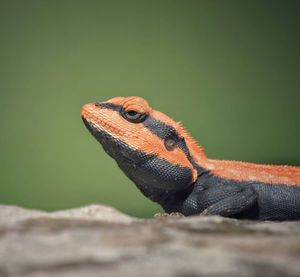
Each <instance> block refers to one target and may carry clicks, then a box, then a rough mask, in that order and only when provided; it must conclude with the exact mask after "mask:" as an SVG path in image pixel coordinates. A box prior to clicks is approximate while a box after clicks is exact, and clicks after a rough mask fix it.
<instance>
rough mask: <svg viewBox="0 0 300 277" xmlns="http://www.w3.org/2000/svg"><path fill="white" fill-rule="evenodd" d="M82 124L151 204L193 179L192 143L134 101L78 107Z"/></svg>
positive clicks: (122, 99) (164, 117) (143, 102)
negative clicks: (190, 149) (150, 200)
mask: <svg viewBox="0 0 300 277" xmlns="http://www.w3.org/2000/svg"><path fill="white" fill-rule="evenodd" d="M81 115H82V118H83V121H84V123H85V125H86V127H87V128H88V130H89V131H90V132H91V133H92V135H93V136H94V137H95V138H96V139H97V140H98V141H99V142H100V143H101V144H102V146H103V148H104V150H105V151H106V152H107V153H108V154H109V155H110V156H111V157H112V158H114V159H115V160H116V162H117V163H118V165H119V167H120V168H121V169H122V170H123V171H124V172H125V174H126V175H127V176H128V177H129V178H130V179H131V180H132V181H133V182H134V183H135V184H136V185H137V186H138V188H139V189H140V190H141V191H142V192H143V193H144V194H145V196H147V197H149V198H150V199H152V200H153V201H156V202H158V201H159V199H160V198H161V197H162V195H166V194H172V193H174V192H178V191H181V190H184V189H186V188H188V187H189V186H190V185H191V184H193V183H194V182H195V181H196V180H197V176H198V173H197V168H196V163H195V162H194V161H193V158H192V157H191V155H190V152H189V146H190V147H191V148H193V143H194V142H193V140H192V138H191V137H190V136H189V135H188V133H187V132H186V131H185V130H184V129H183V128H182V126H181V125H180V123H177V122H175V121H174V120H172V119H171V118H170V117H168V116H167V115H165V114H163V113H161V112H159V111H155V110H152V109H151V108H150V106H149V104H148V102H147V101H146V100H144V99H143V98H140V97H135V96H132V97H127V98H125V97H116V98H112V99H110V100H108V101H106V102H95V103H90V104H86V105H84V106H83V107H82V111H81Z"/></svg>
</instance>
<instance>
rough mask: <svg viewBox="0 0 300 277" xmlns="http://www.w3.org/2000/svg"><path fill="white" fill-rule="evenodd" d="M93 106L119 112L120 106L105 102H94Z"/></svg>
mask: <svg viewBox="0 0 300 277" xmlns="http://www.w3.org/2000/svg"><path fill="white" fill-rule="evenodd" d="M95 105H97V106H98V107H101V108H105V109H110V110H113V111H121V109H122V106H121V105H114V104H112V103H107V102H102V103H101V102H95Z"/></svg>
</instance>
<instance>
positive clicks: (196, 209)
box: [81, 96, 300, 221]
mask: <svg viewBox="0 0 300 277" xmlns="http://www.w3.org/2000/svg"><path fill="white" fill-rule="evenodd" d="M81 115H82V118H83V121H84V123H85V125H86V127H87V128H88V129H89V131H90V132H91V133H92V135H93V136H94V137H95V138H96V139H97V140H98V141H99V142H100V143H101V144H102V146H103V148H104V150H105V151H106V152H107V153H108V154H109V155H110V156H111V157H112V158H114V159H115V160H116V162H117V164H118V165H119V167H120V168H121V169H122V170H123V171H124V173H125V174H126V175H127V176H128V177H129V178H130V179H131V180H132V181H133V182H134V183H135V184H136V186H137V187H138V188H139V189H140V190H141V192H142V193H143V194H144V195H145V196H146V197H148V198H150V199H151V200H152V201H154V202H157V203H158V204H160V205H161V206H162V207H163V209H164V210H165V211H166V212H168V213H170V212H180V213H182V214H184V215H187V216H188V215H195V214H202V215H214V214H216V215H221V216H226V217H235V218H245V219H260V220H278V221H282V220H296V219H300V167H295V166H278V165H261V164H253V163H246V162H238V161H225V160H224V161H223V160H213V159H209V158H207V157H206V155H205V154H204V152H203V149H202V148H201V147H200V146H199V145H198V144H197V142H196V141H195V140H194V139H193V138H192V137H191V136H190V134H189V133H188V132H187V131H186V130H185V129H184V128H183V127H182V126H181V124H180V123H178V122H175V121H174V120H173V119H171V118H170V117H168V116H167V115H165V114H163V113H161V112H159V111H156V110H152V109H151V108H150V106H149V104H148V102H147V101H146V100H144V99H143V98H140V97H135V96H133V97H127V98H124V97H116V98H112V99H110V100H108V101H106V102H101V103H99V102H95V103H91V104H86V105H84V106H83V107H82V111H81Z"/></svg>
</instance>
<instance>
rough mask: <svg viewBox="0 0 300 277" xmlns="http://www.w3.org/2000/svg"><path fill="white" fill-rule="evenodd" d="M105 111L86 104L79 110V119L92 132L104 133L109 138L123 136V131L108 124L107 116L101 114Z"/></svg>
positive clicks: (95, 105)
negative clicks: (109, 136) (80, 118)
mask: <svg viewBox="0 0 300 277" xmlns="http://www.w3.org/2000/svg"><path fill="white" fill-rule="evenodd" d="M103 110H104V111H105V110H106V111H107V109H103V108H101V107H99V105H97V104H96V103H91V104H86V105H84V106H83V107H82V109H81V117H82V119H83V122H84V124H85V126H86V127H87V128H88V129H89V130H90V131H92V133H93V134H94V132H95V131H104V132H106V133H108V134H110V135H111V136H114V135H120V136H122V135H124V131H122V130H121V129H120V128H117V126H115V125H113V124H112V123H110V121H109V118H107V117H108V116H107V114H106V113H104V112H103Z"/></svg>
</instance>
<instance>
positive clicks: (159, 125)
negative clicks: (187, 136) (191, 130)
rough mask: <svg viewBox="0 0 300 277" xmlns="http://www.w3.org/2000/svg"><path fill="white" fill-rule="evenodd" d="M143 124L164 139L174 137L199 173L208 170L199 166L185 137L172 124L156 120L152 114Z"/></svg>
mask: <svg viewBox="0 0 300 277" xmlns="http://www.w3.org/2000/svg"><path fill="white" fill-rule="evenodd" d="M143 125H144V126H145V127H146V128H148V129H149V130H150V131H151V132H152V133H153V134H155V135H157V136H158V137H159V138H160V139H162V140H166V139H168V138H172V139H173V140H174V141H175V142H176V145H177V147H179V148H180V149H181V150H183V152H184V153H185V154H186V156H187V158H188V160H189V161H190V163H191V164H192V165H193V167H194V168H195V169H196V170H197V172H198V175H202V174H203V173H204V172H207V169H205V168H202V167H199V165H198V164H197V163H196V162H195V160H194V159H193V158H192V157H191V155H190V151H189V149H188V147H187V145H186V143H185V140H184V138H180V137H179V135H178V133H177V132H176V130H175V129H174V128H173V127H172V126H170V125H167V124H165V123H164V122H162V121H159V120H156V119H154V118H153V117H151V116H148V117H147V119H146V120H145V121H144V122H143Z"/></svg>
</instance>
